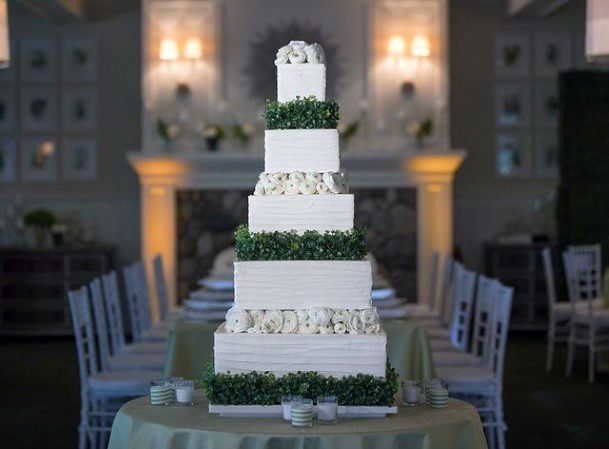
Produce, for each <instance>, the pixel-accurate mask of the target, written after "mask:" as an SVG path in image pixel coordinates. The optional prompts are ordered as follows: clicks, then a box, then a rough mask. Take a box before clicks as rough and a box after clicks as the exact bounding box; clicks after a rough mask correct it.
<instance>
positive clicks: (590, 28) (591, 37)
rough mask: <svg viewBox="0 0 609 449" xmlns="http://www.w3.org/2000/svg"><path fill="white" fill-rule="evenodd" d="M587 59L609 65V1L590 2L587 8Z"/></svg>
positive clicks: (591, 0) (596, 0) (592, 0)
mask: <svg viewBox="0 0 609 449" xmlns="http://www.w3.org/2000/svg"><path fill="white" fill-rule="evenodd" d="M586 58H587V59H588V61H590V62H600V63H609V1H607V0H588V2H587V6H586Z"/></svg>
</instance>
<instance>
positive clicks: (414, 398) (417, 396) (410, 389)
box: [402, 379, 421, 407]
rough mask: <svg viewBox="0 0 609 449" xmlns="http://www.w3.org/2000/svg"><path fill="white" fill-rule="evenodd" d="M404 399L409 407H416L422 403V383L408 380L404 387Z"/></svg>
mask: <svg viewBox="0 0 609 449" xmlns="http://www.w3.org/2000/svg"><path fill="white" fill-rule="evenodd" d="M402 399H403V401H404V405H406V406H407V407H416V406H417V405H418V404H419V402H421V382H419V381H418V380H410V379H406V380H405V381H404V383H403V385H402Z"/></svg>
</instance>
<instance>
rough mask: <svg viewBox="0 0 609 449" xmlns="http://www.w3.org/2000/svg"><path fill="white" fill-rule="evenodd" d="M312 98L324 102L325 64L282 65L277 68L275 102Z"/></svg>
mask: <svg viewBox="0 0 609 449" xmlns="http://www.w3.org/2000/svg"><path fill="white" fill-rule="evenodd" d="M310 96H314V97H315V98H317V99H318V100H319V101H325V100H326V65H325V64H282V65H278V66H277V101H279V102H280V103H285V102H287V101H292V100H295V99H296V97H301V98H305V97H310Z"/></svg>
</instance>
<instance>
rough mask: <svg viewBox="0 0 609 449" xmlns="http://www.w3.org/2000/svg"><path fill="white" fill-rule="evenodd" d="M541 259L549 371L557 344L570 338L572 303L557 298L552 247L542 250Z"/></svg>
mask: <svg viewBox="0 0 609 449" xmlns="http://www.w3.org/2000/svg"><path fill="white" fill-rule="evenodd" d="M541 260H542V262H543V271H544V275H545V276H544V277H545V281H546V296H547V300H548V333H547V349H546V371H547V372H549V371H551V370H552V363H553V360H554V346H555V344H556V343H566V342H567V340H568V338H567V337H568V334H569V320H570V318H571V305H570V304H569V302H558V301H557V300H556V281H555V278H554V267H553V264H552V253H551V251H550V248H544V249H543V250H542V251H541Z"/></svg>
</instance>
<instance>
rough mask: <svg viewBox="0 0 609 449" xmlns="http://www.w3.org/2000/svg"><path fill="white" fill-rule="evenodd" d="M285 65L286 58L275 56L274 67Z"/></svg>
mask: <svg viewBox="0 0 609 449" xmlns="http://www.w3.org/2000/svg"><path fill="white" fill-rule="evenodd" d="M287 63H288V57H287V56H277V57H276V58H275V65H282V64H287Z"/></svg>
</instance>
